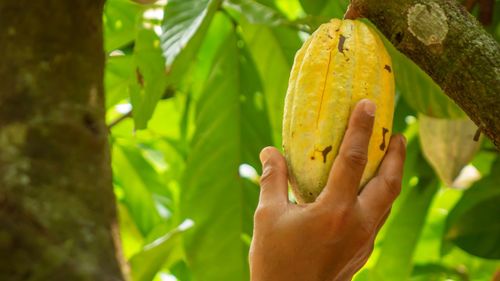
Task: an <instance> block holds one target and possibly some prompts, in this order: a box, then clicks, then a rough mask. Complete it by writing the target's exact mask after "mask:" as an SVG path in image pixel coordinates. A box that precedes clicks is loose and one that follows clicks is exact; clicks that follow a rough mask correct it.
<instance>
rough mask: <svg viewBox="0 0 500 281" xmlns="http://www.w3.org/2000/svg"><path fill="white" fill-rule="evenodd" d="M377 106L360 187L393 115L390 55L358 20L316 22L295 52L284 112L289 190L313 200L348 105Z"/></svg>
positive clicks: (383, 149)
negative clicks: (362, 102)
mask: <svg viewBox="0 0 500 281" xmlns="http://www.w3.org/2000/svg"><path fill="white" fill-rule="evenodd" d="M365 98H368V99H370V100H371V101H373V102H374V103H375V104H376V106H377V112H376V115H375V123H374V127H373V133H372V136H371V139H370V144H369V149H368V163H367V165H366V168H365V170H364V173H363V177H362V180H361V183H360V188H362V186H363V185H364V184H366V182H367V181H368V180H369V179H370V178H372V177H373V175H374V174H375V172H376V171H377V168H378V165H379V163H380V161H381V160H382V158H383V157H384V155H385V152H386V150H387V147H388V145H389V139H390V136H391V131H392V118H393V114H394V76H393V71H392V63H391V58H390V56H389V55H388V53H387V51H386V49H385V47H384V44H383V42H382V40H381V38H380V37H379V36H378V34H377V33H376V32H375V31H374V30H372V29H371V28H370V27H369V26H367V25H366V24H364V23H363V22H361V21H357V20H338V19H333V20H331V21H330V22H328V23H325V24H323V25H321V26H320V27H319V28H318V29H317V30H316V31H315V32H314V33H313V34H312V35H311V36H310V37H309V38H308V40H306V42H305V43H304V44H303V46H302V47H301V48H300V49H299V50H298V52H297V53H296V55H295V60H294V64H293V67H292V70H291V74H290V79H289V84H288V90H287V93H286V98H285V109H284V117H283V131H282V135H283V150H284V154H285V158H286V160H287V165H288V170H289V175H290V183H291V186H292V191H293V193H294V195H295V197H296V199H297V201H298V202H299V203H307V202H312V201H314V200H315V199H316V197H317V196H318V195H319V194H320V193H321V191H322V189H323V187H324V186H325V184H326V182H327V180H328V175H329V172H330V169H331V167H332V164H333V161H334V160H335V157H336V155H337V153H338V150H339V147H340V144H341V142H342V139H343V136H344V133H345V130H346V127H347V124H348V121H349V117H350V114H351V111H352V109H353V108H354V106H355V105H356V103H357V102H358V101H360V100H361V99H365Z"/></svg>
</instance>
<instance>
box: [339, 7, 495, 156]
mask: <svg viewBox="0 0 500 281" xmlns="http://www.w3.org/2000/svg"><path fill="white" fill-rule="evenodd" d="M348 16H349V17H356V16H362V17H366V18H368V19H370V20H371V21H372V22H373V23H374V24H375V25H376V26H377V27H378V28H379V29H380V31H381V32H382V33H384V34H385V36H386V37H387V38H388V39H389V40H390V41H391V42H392V44H394V46H395V47H396V48H397V49H398V50H399V51H401V52H402V53H404V54H405V55H406V56H408V57H409V58H411V59H412V60H413V61H414V62H415V63H416V64H418V65H419V66H420V67H421V68H422V69H423V70H424V71H425V72H427V73H428V74H429V76H430V77H432V79H433V80H434V81H435V82H436V83H437V84H438V85H439V86H440V87H441V89H443V91H444V92H445V93H446V94H447V95H448V96H449V97H450V98H452V99H453V100H454V101H455V102H456V103H457V104H458V105H459V106H460V107H461V108H462V109H463V110H464V111H465V112H466V113H467V114H468V115H469V117H470V118H471V119H472V120H473V121H474V122H475V123H476V125H477V126H478V127H479V128H480V130H481V131H482V132H484V133H485V134H486V135H487V136H488V137H489V138H490V139H492V140H493V142H494V143H495V145H496V146H497V148H499V149H500V46H499V45H498V43H497V42H496V41H495V40H494V39H493V38H492V37H491V36H490V35H489V34H488V33H487V32H486V31H485V30H484V29H483V28H482V26H481V25H480V24H479V23H478V22H477V20H476V19H475V18H474V17H473V16H472V15H471V14H469V13H468V12H467V10H466V9H465V8H464V7H462V6H461V5H460V3H459V1H456V0H395V1H380V0H351V7H350V11H349V12H348Z"/></svg>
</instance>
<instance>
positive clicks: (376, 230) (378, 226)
mask: <svg viewBox="0 0 500 281" xmlns="http://www.w3.org/2000/svg"><path fill="white" fill-rule="evenodd" d="M390 214H391V209H390V208H389V210H388V211H387V212H386V213H385V215H384V216H383V217H382V219H381V220H380V221H379V223H378V225H377V228H375V233H374V238H375V237H376V236H377V234H378V233H379V231H380V229H381V228H382V226H384V224H385V222H386V221H387V218H388V217H389V215H390Z"/></svg>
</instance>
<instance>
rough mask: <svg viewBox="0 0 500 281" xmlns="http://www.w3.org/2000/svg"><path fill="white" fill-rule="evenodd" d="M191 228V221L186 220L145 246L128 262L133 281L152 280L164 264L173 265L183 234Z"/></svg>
mask: <svg viewBox="0 0 500 281" xmlns="http://www.w3.org/2000/svg"><path fill="white" fill-rule="evenodd" d="M191 227H192V221H190V220H186V221H184V222H183V223H182V224H181V225H179V226H178V227H176V228H175V229H173V230H172V231H170V232H168V233H167V234H165V235H163V236H161V237H160V238H158V239H156V240H155V241H153V242H152V243H149V244H148V245H145V246H144V247H143V249H142V251H140V252H139V253H137V254H136V255H134V256H133V257H132V258H131V259H130V261H129V264H130V269H131V272H132V278H133V280H134V281H150V280H153V278H154V277H155V275H156V273H157V272H158V271H160V270H161V269H162V267H163V265H164V264H167V265H168V264H173V263H174V262H175V261H176V259H179V254H178V252H179V251H180V249H179V246H180V244H181V238H182V234H183V232H185V231H186V230H188V229H190V228H191Z"/></svg>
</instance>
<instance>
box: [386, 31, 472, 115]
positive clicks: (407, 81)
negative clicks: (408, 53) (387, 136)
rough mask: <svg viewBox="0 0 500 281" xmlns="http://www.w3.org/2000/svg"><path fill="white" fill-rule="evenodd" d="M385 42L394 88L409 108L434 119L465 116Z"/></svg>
mask: <svg viewBox="0 0 500 281" xmlns="http://www.w3.org/2000/svg"><path fill="white" fill-rule="evenodd" d="M385 42H386V46H388V50H389V53H390V55H391V58H392V63H393V66H394V73H395V77H396V87H397V89H398V90H399V92H401V94H402V95H403V97H404V98H405V100H406V102H407V103H408V104H409V105H410V106H411V107H413V108H414V109H415V110H416V111H418V112H420V113H423V114H425V115H427V116H431V117H435V118H463V117H465V116H466V115H465V113H464V112H463V111H462V110H461V109H460V108H459V107H458V105H456V104H455V103H454V102H453V101H452V100H451V99H450V98H449V97H448V96H447V95H445V94H444V93H443V91H442V90H441V88H439V86H438V85H436V83H434V81H432V79H431V78H430V77H429V76H428V75H427V74H426V73H425V72H424V71H422V70H421V69H420V68H419V67H418V66H417V65H416V64H415V63H413V62H412V61H411V60H409V59H408V58H406V57H405V56H404V55H403V54H401V53H399V52H398V51H397V50H395V49H394V47H392V45H390V43H387V41H385Z"/></svg>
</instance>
